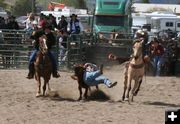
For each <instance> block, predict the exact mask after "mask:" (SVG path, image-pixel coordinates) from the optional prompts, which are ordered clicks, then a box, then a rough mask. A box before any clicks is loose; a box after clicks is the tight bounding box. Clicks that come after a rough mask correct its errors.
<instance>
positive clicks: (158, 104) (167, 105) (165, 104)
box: [143, 101, 180, 107]
mask: <svg viewBox="0 0 180 124" xmlns="http://www.w3.org/2000/svg"><path fill="white" fill-rule="evenodd" d="M143 104H145V105H155V106H164V107H180V105H176V104H172V103H165V102H156V101H155V102H150V101H147V102H144V103H143Z"/></svg>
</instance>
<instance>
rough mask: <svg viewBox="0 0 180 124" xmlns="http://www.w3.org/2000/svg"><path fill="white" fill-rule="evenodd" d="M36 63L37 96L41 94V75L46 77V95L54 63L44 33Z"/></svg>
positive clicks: (40, 39) (44, 89) (40, 40)
mask: <svg viewBox="0 0 180 124" xmlns="http://www.w3.org/2000/svg"><path fill="white" fill-rule="evenodd" d="M34 65H35V79H36V81H37V87H38V89H37V94H36V97H38V96H40V95H41V77H43V79H44V85H43V96H45V91H46V85H48V89H49V90H50V86H49V80H50V78H51V72H52V65H51V61H50V58H49V56H48V47H47V44H46V36H45V35H43V36H41V37H40V38H39V51H38V52H37V56H36V60H35V62H34Z"/></svg>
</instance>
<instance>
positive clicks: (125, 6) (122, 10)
mask: <svg viewBox="0 0 180 124" xmlns="http://www.w3.org/2000/svg"><path fill="white" fill-rule="evenodd" d="M131 3H132V2H131V0H96V7H95V12H94V24H93V31H94V32H96V33H98V32H113V31H121V32H123V33H128V32H130V29H131V25H132V17H131Z"/></svg>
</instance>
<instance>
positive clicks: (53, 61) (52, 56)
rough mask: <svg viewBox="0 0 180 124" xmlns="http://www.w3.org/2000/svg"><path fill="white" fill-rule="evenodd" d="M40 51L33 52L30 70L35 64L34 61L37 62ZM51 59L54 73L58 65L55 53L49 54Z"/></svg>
mask: <svg viewBox="0 0 180 124" xmlns="http://www.w3.org/2000/svg"><path fill="white" fill-rule="evenodd" d="M37 52H38V50H36V49H35V50H33V51H32V53H31V56H30V59H29V70H30V69H31V67H32V66H33V64H34V61H35V60H36V54H37ZM48 55H49V58H50V59H51V62H52V68H53V72H55V71H57V64H56V60H55V57H54V55H53V53H52V52H51V51H49V52H48Z"/></svg>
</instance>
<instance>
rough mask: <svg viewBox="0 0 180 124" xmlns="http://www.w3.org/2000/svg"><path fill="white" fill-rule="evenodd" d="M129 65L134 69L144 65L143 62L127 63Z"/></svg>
mask: <svg viewBox="0 0 180 124" xmlns="http://www.w3.org/2000/svg"><path fill="white" fill-rule="evenodd" d="M129 66H131V67H132V68H135V69H139V68H142V67H144V63H141V64H138V65H135V64H132V63H129Z"/></svg>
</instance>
